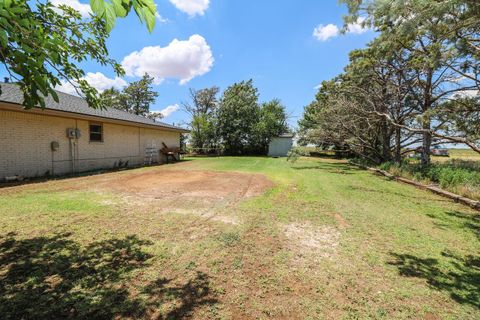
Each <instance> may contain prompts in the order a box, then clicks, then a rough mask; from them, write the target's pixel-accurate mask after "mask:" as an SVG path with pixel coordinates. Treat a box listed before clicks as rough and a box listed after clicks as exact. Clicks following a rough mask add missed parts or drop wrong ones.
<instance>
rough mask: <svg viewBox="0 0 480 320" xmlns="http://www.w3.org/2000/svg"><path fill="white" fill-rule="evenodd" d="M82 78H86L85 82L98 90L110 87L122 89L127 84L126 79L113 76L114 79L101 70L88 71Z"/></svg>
mask: <svg viewBox="0 0 480 320" xmlns="http://www.w3.org/2000/svg"><path fill="white" fill-rule="evenodd" d="M84 79H85V80H87V82H88V83H89V84H90V85H91V86H92V87H94V88H95V89H97V90H98V91H99V92H103V91H105V90H106V89H110V88H111V87H114V88H115V89H122V88H123V87H125V86H127V84H128V83H127V81H125V80H123V79H122V78H119V77H115V79H110V78H108V77H106V76H105V75H104V74H103V73H101V72H97V73H92V72H89V73H87V76H86V77H85V78H84Z"/></svg>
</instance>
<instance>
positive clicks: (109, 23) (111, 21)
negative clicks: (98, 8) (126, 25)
mask: <svg viewBox="0 0 480 320" xmlns="http://www.w3.org/2000/svg"><path fill="white" fill-rule="evenodd" d="M115 20H117V15H116V14H115V9H114V8H113V5H111V4H108V3H106V4H105V23H106V27H107V32H110V31H112V29H113V27H115Z"/></svg>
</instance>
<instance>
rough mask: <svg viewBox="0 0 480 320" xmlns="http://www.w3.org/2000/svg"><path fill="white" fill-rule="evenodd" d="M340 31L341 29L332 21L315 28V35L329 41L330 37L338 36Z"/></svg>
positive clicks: (319, 38) (321, 39) (318, 38)
mask: <svg viewBox="0 0 480 320" xmlns="http://www.w3.org/2000/svg"><path fill="white" fill-rule="evenodd" d="M339 33H340V29H339V28H338V27H337V26H336V25H334V24H331V23H330V24H327V25H323V24H320V25H318V26H317V27H316V28H315V29H314V30H313V36H314V37H315V38H317V40H320V41H327V40H328V39H330V38H334V37H336V36H338V35H339Z"/></svg>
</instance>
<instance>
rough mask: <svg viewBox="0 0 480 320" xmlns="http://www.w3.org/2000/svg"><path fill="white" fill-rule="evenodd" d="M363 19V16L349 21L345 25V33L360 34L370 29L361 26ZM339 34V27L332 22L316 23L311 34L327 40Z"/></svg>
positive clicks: (318, 38) (321, 39) (320, 39)
mask: <svg viewBox="0 0 480 320" xmlns="http://www.w3.org/2000/svg"><path fill="white" fill-rule="evenodd" d="M364 21H365V18H362V17H360V18H358V19H357V21H356V22H354V23H349V24H348V25H347V28H346V31H345V33H346V34H350V33H352V34H362V33H365V32H367V31H369V30H370V29H369V28H368V27H363V25H362V23H363V22H364ZM339 35H340V28H339V27H338V26H336V25H334V24H331V23H330V24H327V25H323V24H320V25H318V26H317V27H316V28H315V29H314V30H313V36H314V37H315V38H316V39H317V40H319V41H327V40H328V39H330V38H334V37H337V36H339Z"/></svg>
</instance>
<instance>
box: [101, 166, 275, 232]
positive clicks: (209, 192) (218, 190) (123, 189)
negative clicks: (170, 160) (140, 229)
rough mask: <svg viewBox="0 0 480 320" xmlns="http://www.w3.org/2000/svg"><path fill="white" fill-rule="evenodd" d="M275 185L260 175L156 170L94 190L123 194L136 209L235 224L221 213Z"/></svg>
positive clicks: (111, 181)
mask: <svg viewBox="0 0 480 320" xmlns="http://www.w3.org/2000/svg"><path fill="white" fill-rule="evenodd" d="M102 180H103V179H102ZM272 185H273V184H272V182H271V181H270V180H268V179H267V178H266V177H265V176H263V175H259V174H245V173H235V172H233V173H232V172H213V171H197V170H195V171H193V170H156V171H148V172H143V173H139V174H125V175H116V176H112V177H109V179H107V180H104V181H99V183H98V184H97V185H96V187H95V189H96V190H99V191H102V190H104V191H109V192H112V191H113V192H115V193H120V194H122V195H123V196H124V197H125V199H126V201H127V202H129V203H132V204H134V205H137V206H138V205H146V206H151V207H153V208H155V209H156V210H157V211H161V212H176V213H187V214H192V213H193V214H199V215H202V216H204V217H207V218H208V217H210V216H211V218H212V219H213V220H217V221H221V222H224V223H232V224H235V223H238V221H237V218H236V217H234V216H222V215H221V214H218V211H219V210H220V209H223V208H228V207H232V206H234V205H235V204H237V203H238V202H239V201H241V200H243V199H246V198H250V197H253V196H258V195H260V194H262V193H263V192H264V191H265V190H266V189H268V188H270V187H272Z"/></svg>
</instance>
